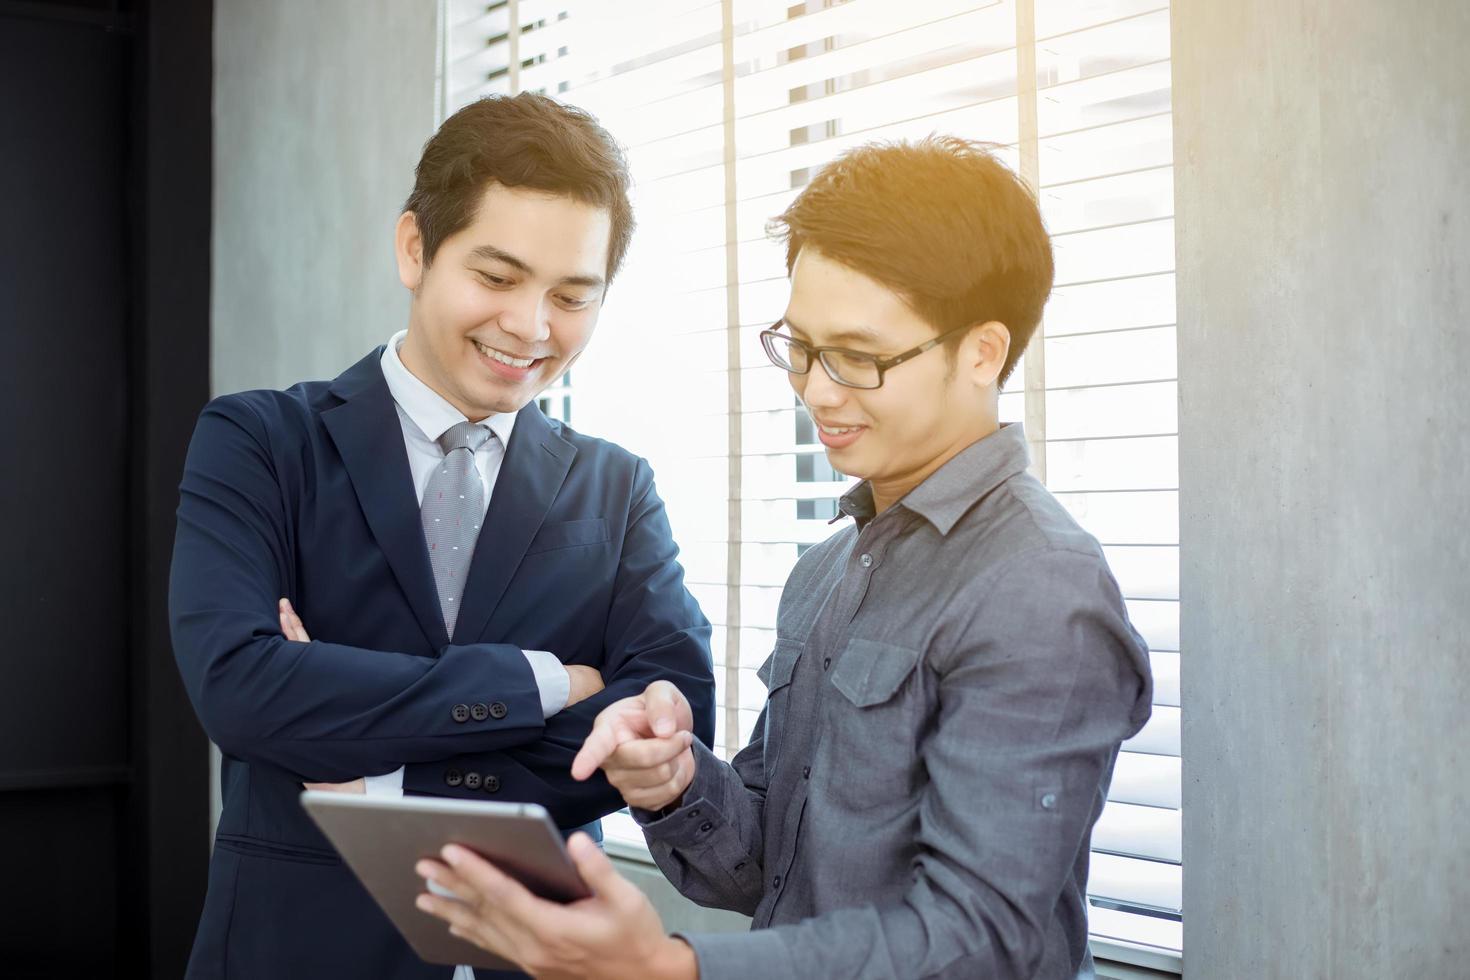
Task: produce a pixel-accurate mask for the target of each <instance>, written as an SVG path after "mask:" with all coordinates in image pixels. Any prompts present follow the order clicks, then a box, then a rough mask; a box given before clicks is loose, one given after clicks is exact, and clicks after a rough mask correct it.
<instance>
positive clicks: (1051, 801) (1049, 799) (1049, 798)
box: [1041, 793, 1057, 810]
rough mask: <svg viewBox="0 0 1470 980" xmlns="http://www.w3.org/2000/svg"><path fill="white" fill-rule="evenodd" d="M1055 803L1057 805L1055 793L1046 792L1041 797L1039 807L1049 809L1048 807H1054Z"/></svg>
mask: <svg viewBox="0 0 1470 980" xmlns="http://www.w3.org/2000/svg"><path fill="white" fill-rule="evenodd" d="M1056 805H1057V794H1055V793H1047V794H1046V795H1045V796H1043V797H1042V798H1041V808H1042V809H1043V810H1050V809H1052V808H1054V807H1055V806H1056Z"/></svg>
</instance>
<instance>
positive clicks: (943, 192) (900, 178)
mask: <svg viewBox="0 0 1470 980" xmlns="http://www.w3.org/2000/svg"><path fill="white" fill-rule="evenodd" d="M770 230H771V232H772V234H774V235H776V236H777V237H779V238H784V239H785V241H786V272H787V274H788V275H789V274H790V272H791V269H792V267H793V266H794V265H795V264H796V256H797V254H798V253H799V252H800V251H801V250H802V249H803V248H812V249H815V250H816V251H818V252H820V253H822V255H824V256H826V257H827V258H829V259H832V260H834V261H836V262H840V263H842V264H843V265H846V266H848V267H849V268H852V269H854V270H856V271H858V272H861V273H862V274H863V275H865V276H867V277H869V278H870V279H874V280H877V281H878V282H881V283H883V284H884V285H885V286H887V287H888V288H890V289H892V290H893V291H894V292H896V293H897V294H898V295H900V296H902V297H903V298H904V300H905V302H907V303H908V305H909V306H910V307H912V308H913V309H914V311H915V312H917V313H918V314H919V315H920V316H922V317H923V318H924V319H925V320H928V321H929V323H930V324H931V325H933V327H934V329H935V330H936V331H938V332H940V333H943V332H945V331H948V330H955V329H958V328H959V327H963V326H965V325H966V324H981V323H987V322H989V321H991V320H997V321H999V322H1001V323H1004V324H1005V325H1006V328H1007V329H1008V330H1009V331H1010V334H1011V347H1010V352H1009V354H1008V355H1007V356H1006V362H1005V365H1004V366H1003V367H1002V369H1001V373H1000V377H999V379H998V384H1000V385H1003V384H1005V380H1006V378H1007V377H1009V375H1010V373H1011V370H1012V369H1013V368H1014V367H1015V365H1016V361H1017V359H1019V358H1020V356H1021V354H1022V352H1023V351H1024V350H1025V349H1026V344H1027V342H1028V341H1030V339H1031V335H1032V334H1033V333H1035V331H1036V325H1037V324H1038V323H1039V322H1040V321H1041V310H1042V307H1043V306H1045V304H1046V297H1047V295H1048V294H1049V293H1050V292H1051V284H1052V273H1053V269H1052V253H1051V239H1050V238H1049V237H1048V236H1047V233H1046V227H1045V226H1044V225H1043V224H1042V220H1041V211H1040V210H1039V209H1038V208H1037V206H1036V200H1035V198H1034V197H1033V196H1032V193H1031V191H1030V190H1029V189H1028V188H1027V187H1026V185H1025V184H1023V183H1022V182H1021V180H1020V178H1018V177H1017V176H1016V175H1015V174H1014V173H1013V172H1012V171H1011V170H1009V169H1008V168H1007V167H1006V166H1005V165H1004V164H1002V163H1001V162H1000V161H999V160H997V159H996V158H995V157H994V156H993V155H992V153H991V147H990V145H987V144H982V143H976V142H971V141H969V140H962V139H959V138H956V137H952V136H931V137H929V138H927V139H924V140H921V141H919V142H917V143H870V144H867V145H864V146H859V147H857V148H855V149H852V150H849V151H848V152H847V153H844V154H843V155H842V156H840V157H838V158H837V159H836V160H833V161H832V162H831V163H829V164H827V165H826V166H825V167H823V168H822V169H821V171H820V172H818V174H817V175H816V177H814V178H813V179H812V182H811V184H809V185H808V186H807V187H806V189H805V190H803V191H802V192H801V194H800V195H798V196H797V198H796V200H795V201H793V202H792V204H791V206H790V207H789V208H787V209H786V211H785V212H784V213H783V214H781V215H780V216H779V217H777V218H776V219H774V220H773V221H772V222H771V228H770ZM963 337H964V334H963V333H960V334H956V335H955V337H954V339H953V341H951V342H948V343H947V344H946V346H947V347H948V349H949V350H951V351H953V350H955V349H956V347H957V346H958V344H959V342H960V341H961V340H962V339H963Z"/></svg>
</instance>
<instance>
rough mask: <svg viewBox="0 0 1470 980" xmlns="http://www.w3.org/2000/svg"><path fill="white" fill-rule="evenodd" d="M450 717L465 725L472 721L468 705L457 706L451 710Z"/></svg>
mask: <svg viewBox="0 0 1470 980" xmlns="http://www.w3.org/2000/svg"><path fill="white" fill-rule="evenodd" d="M449 717H451V718H453V719H454V720H455V721H457V722H459V723H460V724H461V725H463V724H464V723H465V722H467V721H469V720H470V706H469V705H467V704H456V705H455V706H454V707H452V708H450V709H449Z"/></svg>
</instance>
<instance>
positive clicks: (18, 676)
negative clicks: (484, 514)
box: [0, 0, 212, 977]
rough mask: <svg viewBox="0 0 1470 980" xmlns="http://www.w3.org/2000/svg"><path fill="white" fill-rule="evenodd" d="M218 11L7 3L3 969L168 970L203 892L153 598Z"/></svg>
mask: <svg viewBox="0 0 1470 980" xmlns="http://www.w3.org/2000/svg"><path fill="white" fill-rule="evenodd" d="M211 16H212V5H211V4H209V3H190V2H184V0H152V2H149V3H126V4H123V3H113V4H101V3H90V4H63V3H47V4H40V3H8V2H0V201H3V211H0V213H3V214H4V215H5V217H6V219H7V220H6V221H5V222H4V230H3V233H0V351H3V355H0V461H3V462H0V466H3V467H4V476H3V478H0V542H3V547H0V557H3V561H0V611H3V613H4V622H5V624H6V628H5V630H4V633H3V634H0V635H3V636H4V640H3V645H0V974H3V975H5V976H24V975H47V976H69V975H73V974H83V973H85V974H86V975H90V976H99V977H100V976H114V975H118V976H121V975H127V976H136V975H149V976H178V975H180V974H181V973H182V970H183V965H184V960H185V957H186V956H187V952H188V947H189V942H190V939H191V938H192V933H193V928H194V924H195V922H196V921H197V918H198V909H199V904H200V901H201V899H202V896H203V888H204V876H205V862H206V860H207V855H208V819H209V817H208V799H209V796H208V758H207V743H206V741H205V739H204V737H203V735H202V733H200V731H199V729H198V726H197V724H196V723H195V721H194V718H193V713H192V711H190V709H189V706H188V704H187V701H186V700H185V698H184V696H183V692H182V688H181V685H180V684H179V681H178V677H177V672H176V671H175V669H174V666H173V660H172V654H171V651H170V649H169V645H168V636H167V628H166V618H165V607H164V597H165V593H166V582H167V574H168V559H169V552H170V548H171V544H172V538H173V509H174V506H175V503H176V500H177V490H176V488H177V483H178V474H179V471H180V468H181V466H182V459H183V452H184V449H185V446H186V444H187V440H188V436H189V432H190V430H191V427H192V423H193V419H194V417H195V415H196V414H197V412H198V409H199V407H200V406H201V405H202V404H203V402H204V401H205V399H206V398H207V395H208V370H209V368H208V337H209V317H208V309H209V238H210V230H209V213H210V169H211V158H210V144H211V134H210V104H211V81H212V80H211V45H212V38H211Z"/></svg>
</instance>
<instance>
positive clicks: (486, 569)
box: [454, 402, 577, 643]
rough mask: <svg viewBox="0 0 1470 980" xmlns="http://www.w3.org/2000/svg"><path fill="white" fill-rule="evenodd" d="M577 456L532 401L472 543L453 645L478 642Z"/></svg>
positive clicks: (520, 416) (513, 435)
mask: <svg viewBox="0 0 1470 980" xmlns="http://www.w3.org/2000/svg"><path fill="white" fill-rule="evenodd" d="M576 455H577V449H576V447H575V446H573V445H572V444H571V443H569V442H567V441H566V440H565V439H563V438H561V436H559V435H557V434H556V432H555V430H553V429H552V427H551V424H550V423H549V422H547V421H546V417H545V416H544V415H542V414H541V410H540V409H538V408H537V407H536V403H535V402H532V403H531V404H529V405H527V406H526V407H525V408H523V409H521V411H520V413H519V414H518V415H517V416H516V424H515V429H514V431H512V432H511V436H510V445H509V446H507V447H506V449H505V459H504V460H503V461H502V462H501V465H500V476H499V477H498V478H497V479H496V481H495V492H494V493H493V494H492V495H491V497H490V510H489V511H488V512H487V513H486V515H485V525H484V527H483V528H482V529H481V531H480V538H479V540H478V541H477V542H475V556H474V558H473V559H472V560H471V561H470V577H469V579H468V580H467V581H466V582H465V589H464V599H463V602H464V605H463V606H461V607H460V610H459V619H458V621H457V622H456V623H455V626H454V638H455V639H454V642H456V643H476V642H478V641H479V638H480V636H481V635H482V634H483V633H484V631H485V626H486V624H487V623H488V622H489V621H490V615H491V613H493V612H494V611H495V607H496V606H498V605H499V604H500V600H501V597H503V596H504V595H505V590H506V588H507V587H508V586H509V585H510V580H511V578H512V576H514V575H515V572H516V569H517V568H518V567H519V566H520V563H521V559H522V558H523V557H525V554H526V549H527V548H528V547H530V545H531V540H532V539H533V538H534V537H535V536H536V532H537V531H539V530H540V529H541V522H542V521H543V520H545V518H546V513H547V511H549V510H550V509H551V504H552V501H554V500H555V499H556V495H557V493H558V492H559V491H560V490H561V485H562V481H563V480H565V479H566V475H567V470H568V469H570V468H571V465H572V458H573V457H574V456H576Z"/></svg>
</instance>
